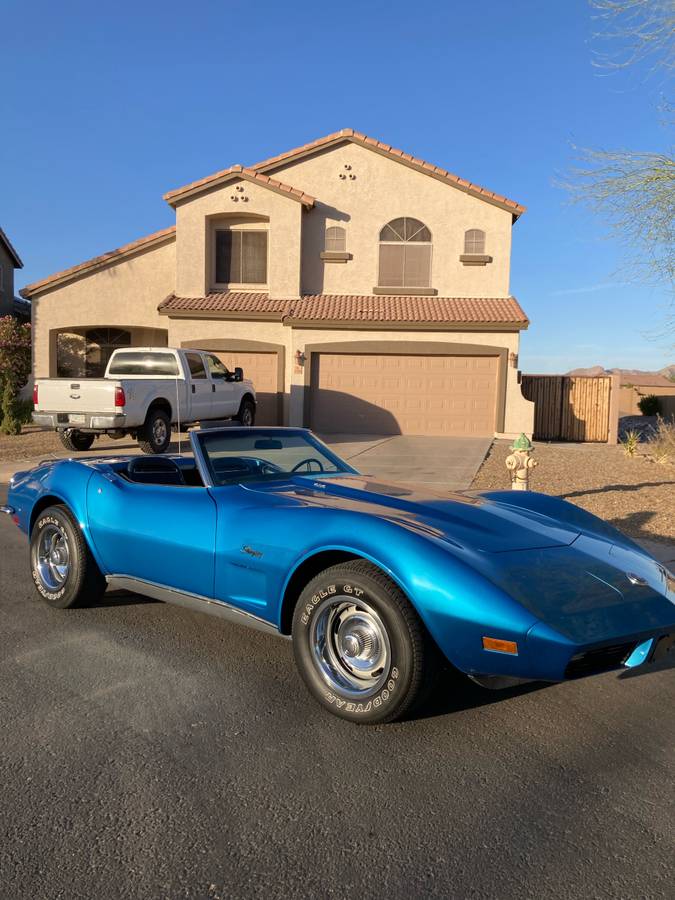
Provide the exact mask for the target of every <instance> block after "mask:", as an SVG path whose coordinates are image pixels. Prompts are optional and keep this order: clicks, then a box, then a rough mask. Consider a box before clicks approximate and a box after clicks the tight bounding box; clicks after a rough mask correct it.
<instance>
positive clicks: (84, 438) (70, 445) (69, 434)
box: [59, 428, 96, 451]
mask: <svg viewBox="0 0 675 900" xmlns="http://www.w3.org/2000/svg"><path fill="white" fill-rule="evenodd" d="M95 437H96V435H95V434H86V433H85V432H84V431H78V430H77V428H66V430H65V431H59V440H60V441H61V443H62V444H63V446H64V447H65V448H66V450H74V451H80V450H89V449H90V448H91V445H92V444H93V443H94V438H95Z"/></svg>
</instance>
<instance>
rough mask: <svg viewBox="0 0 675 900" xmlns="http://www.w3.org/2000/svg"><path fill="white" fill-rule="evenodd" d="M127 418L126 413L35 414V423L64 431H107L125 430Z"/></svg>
mask: <svg viewBox="0 0 675 900" xmlns="http://www.w3.org/2000/svg"><path fill="white" fill-rule="evenodd" d="M126 420H127V417H126V414H125V413H110V412H106V413H95V412H94V413H67V412H34V413H33V422H34V423H35V424H36V425H46V426H47V427H48V428H56V429H57V430H58V431H64V430H65V429H66V428H77V430H78V431H87V430H94V431H105V430H107V429H109V428H124V426H125V423H126Z"/></svg>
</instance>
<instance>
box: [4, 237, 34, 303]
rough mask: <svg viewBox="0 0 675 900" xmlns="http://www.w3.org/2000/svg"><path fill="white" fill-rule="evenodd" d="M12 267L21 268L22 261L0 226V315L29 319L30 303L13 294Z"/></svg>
mask: <svg viewBox="0 0 675 900" xmlns="http://www.w3.org/2000/svg"><path fill="white" fill-rule="evenodd" d="M14 269H23V263H22V262H21V258H20V257H19V254H18V253H17V252H16V250H15V249H14V247H13V246H12V244H11V241H10V240H9V238H8V237H7V235H6V234H5V232H4V231H3V230H2V228H0V316H16V317H17V318H19V319H23V320H24V321H30V303H29V302H28V301H27V300H24V299H22V298H21V297H15V296H14Z"/></svg>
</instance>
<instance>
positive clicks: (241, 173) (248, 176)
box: [164, 165, 315, 208]
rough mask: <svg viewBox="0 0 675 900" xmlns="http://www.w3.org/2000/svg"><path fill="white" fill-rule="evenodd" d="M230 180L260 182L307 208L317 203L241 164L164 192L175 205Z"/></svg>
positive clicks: (306, 195)
mask: <svg viewBox="0 0 675 900" xmlns="http://www.w3.org/2000/svg"><path fill="white" fill-rule="evenodd" d="M230 181H249V182H251V183H252V184H259V185H261V186H262V187H264V188H268V189H269V190H271V191H275V192H276V193H277V194H281V195H282V196H285V197H289V198H290V199H291V200H297V201H298V202H299V203H302V205H303V206H305V207H307V208H310V207H312V206H314V203H315V200H314V197H310V195H309V194H306V193H305V192H304V191H301V190H298V188H294V187H291V186H290V185H289V184H284V183H283V182H282V181H277V180H276V179H275V178H270V177H269V175H264V174H263V173H262V172H256V171H255V170H254V169H247V168H245V167H244V166H240V165H236V166H230V168H229V169H223V170H222V171H220V172H216V173H215V174H214V175H209V176H208V177H206V178H200V179H199V181H193V182H191V183H190V184H186V185H183V187H179V188H176V189H175V190H173V191H169V192H168V193H166V194H164V199H165V200H166V201H167V203H169V204H170V205H171V206H175V205H176V204H177V203H180V202H181V201H182V200H187V199H188V198H190V197H195V196H196V195H197V194H201V193H203V192H204V191H210V190H213V189H214V188H216V187H219V186H220V185H223V184H227V183H228V182H230Z"/></svg>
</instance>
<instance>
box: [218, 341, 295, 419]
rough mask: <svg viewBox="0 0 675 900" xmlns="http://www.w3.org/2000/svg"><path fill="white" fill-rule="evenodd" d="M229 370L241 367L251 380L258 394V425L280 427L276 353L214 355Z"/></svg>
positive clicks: (220, 353) (224, 353)
mask: <svg viewBox="0 0 675 900" xmlns="http://www.w3.org/2000/svg"><path fill="white" fill-rule="evenodd" d="M214 356H217V357H218V359H220V360H221V361H222V362H224V363H225V365H226V366H227V368H228V369H230V371H231V370H233V369H234V368H235V367H236V366H241V368H242V369H243V370H244V376H245V377H246V378H250V379H251V381H252V382H253V387H254V388H255V392H256V399H257V401H258V408H257V412H256V424H257V425H278V424H279V409H278V390H279V387H278V378H279V376H278V366H277V354H276V353H239V352H237V351H227V352H226V351H223V352H217V353H214Z"/></svg>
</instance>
